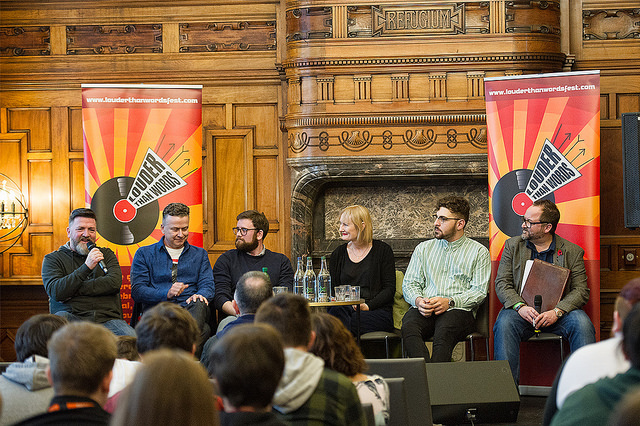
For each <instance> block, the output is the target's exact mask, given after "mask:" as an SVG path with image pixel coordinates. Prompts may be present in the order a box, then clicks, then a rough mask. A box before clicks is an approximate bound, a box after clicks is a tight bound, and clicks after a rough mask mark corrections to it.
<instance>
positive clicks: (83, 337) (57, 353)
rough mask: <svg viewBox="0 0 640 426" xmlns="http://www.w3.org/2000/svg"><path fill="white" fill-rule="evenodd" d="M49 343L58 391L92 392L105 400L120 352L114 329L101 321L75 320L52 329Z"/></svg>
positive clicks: (62, 393)
mask: <svg viewBox="0 0 640 426" xmlns="http://www.w3.org/2000/svg"><path fill="white" fill-rule="evenodd" d="M48 346H49V378H50V380H51V384H52V386H53V390H54V392H55V394H56V395H80V396H89V397H92V398H94V399H95V400H96V401H97V402H99V403H101V404H104V403H105V402H106V396H107V394H108V392H109V384H110V383H111V375H112V374H111V370H112V368H113V363H114V361H115V359H116V355H117V347H116V337H115V336H114V335H113V333H111V332H110V331H109V330H107V329H106V328H105V327H104V326H102V325H98V324H94V323H90V322H85V321H75V322H72V323H69V324H67V325H65V326H64V327H62V328H61V329H59V330H58V331H56V332H55V333H53V336H51V339H50V340H49V345H48ZM96 394H99V395H101V396H102V397H103V398H104V399H102V398H96V397H95V395H96ZM99 399H102V400H99Z"/></svg>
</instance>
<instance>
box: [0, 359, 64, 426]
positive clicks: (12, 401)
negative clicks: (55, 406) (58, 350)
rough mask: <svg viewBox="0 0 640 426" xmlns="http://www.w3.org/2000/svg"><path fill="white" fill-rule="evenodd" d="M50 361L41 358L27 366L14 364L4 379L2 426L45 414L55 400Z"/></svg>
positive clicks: (1, 387)
mask: <svg viewBox="0 0 640 426" xmlns="http://www.w3.org/2000/svg"><path fill="white" fill-rule="evenodd" d="M48 365H49V360H48V359H47V358H43V357H40V356H38V355H35V356H32V357H30V358H28V359H27V360H26V361H25V362H14V363H13V364H11V365H10V366H9V367H7V371H5V372H4V373H2V376H0V393H2V416H0V425H9V424H14V423H17V422H19V421H21V420H24V419H27V418H29V417H32V416H34V415H36V414H40V413H44V412H45V411H47V408H48V407H49V402H50V401H51V398H53V389H52V388H51V385H50V384H49V381H48V380H47V374H46V368H47V366H48Z"/></svg>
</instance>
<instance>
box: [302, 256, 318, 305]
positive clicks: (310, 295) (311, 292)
mask: <svg viewBox="0 0 640 426" xmlns="http://www.w3.org/2000/svg"><path fill="white" fill-rule="evenodd" d="M304 297H305V299H307V300H308V301H309V302H315V301H316V273H315V272H313V263H312V261H311V256H308V257H307V270H306V271H305V272H304Z"/></svg>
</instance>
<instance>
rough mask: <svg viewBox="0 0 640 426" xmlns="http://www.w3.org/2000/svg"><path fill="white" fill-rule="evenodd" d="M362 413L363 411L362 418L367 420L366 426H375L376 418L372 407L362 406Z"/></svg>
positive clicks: (368, 405)
mask: <svg viewBox="0 0 640 426" xmlns="http://www.w3.org/2000/svg"><path fill="white" fill-rule="evenodd" d="M362 411H364V417H365V419H366V420H367V425H368V426H376V416H375V414H374V413H373V405H371V404H362Z"/></svg>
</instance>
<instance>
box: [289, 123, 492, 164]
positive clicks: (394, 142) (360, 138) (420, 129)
mask: <svg viewBox="0 0 640 426" xmlns="http://www.w3.org/2000/svg"><path fill="white" fill-rule="evenodd" d="M422 118H423V119H424V118H425V117H422ZM440 118H441V119H442V120H446V117H440ZM469 118H472V117H469ZM423 119H421V118H420V117H376V119H375V120H362V119H358V118H354V119H344V120H341V121H342V123H335V124H342V125H337V126H333V127H330V128H328V127H325V128H324V129H323V128H322V126H319V127H320V128H318V129H313V130H311V129H308V130H300V131H295V132H293V131H292V132H289V150H290V155H291V156H308V155H350V154H351V153H356V152H364V151H366V153H368V154H373V153H376V154H384V153H387V154H390V153H394V154H405V155H406V154H411V153H422V154H435V153H447V152H453V151H454V150H455V152H456V153H477V152H484V151H485V150H486V148H487V140H486V128H485V127H484V125H483V124H480V123H478V124H459V123H457V124H454V123H450V124H449V125H437V124H435V123H428V121H425V120H423ZM405 120H406V121H414V124H413V125H411V126H406V125H405V126H398V124H401V123H402V122H403V121H405ZM462 120H464V119H463V118H462ZM368 122H370V123H369V124H370V126H366V127H365V126H363V127H354V125H357V124H366V123H368ZM374 123H375V124H376V125H377V126H373V124H374Z"/></svg>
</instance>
